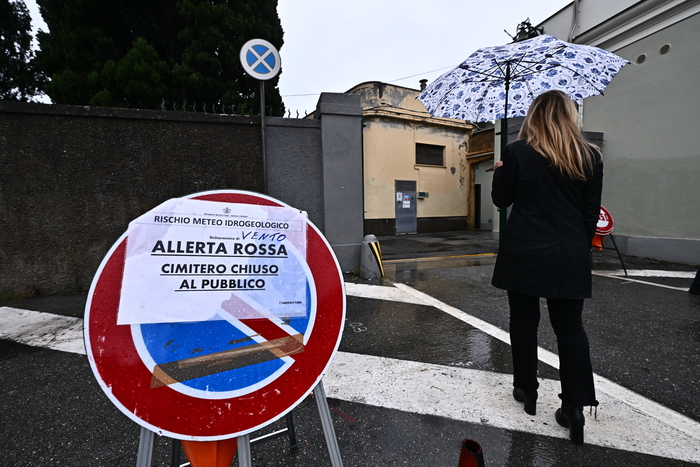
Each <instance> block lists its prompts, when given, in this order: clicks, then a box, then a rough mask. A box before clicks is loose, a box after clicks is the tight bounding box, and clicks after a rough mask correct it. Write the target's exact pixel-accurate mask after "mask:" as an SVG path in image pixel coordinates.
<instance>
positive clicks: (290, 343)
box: [85, 190, 345, 440]
mask: <svg viewBox="0 0 700 467" xmlns="http://www.w3.org/2000/svg"><path fill="white" fill-rule="evenodd" d="M344 317H345V293H344V286H343V280H342V274H341V272H340V268H339V266H338V263H337V260H336V258H335V256H334V254H333V252H332V250H331V248H330V246H329V245H328V243H327V242H326V240H325V239H324V238H323V236H322V235H321V234H320V232H319V231H318V230H317V229H316V227H315V226H314V225H313V224H311V223H310V222H309V221H308V220H307V219H306V218H305V217H304V216H302V215H300V213H299V212H298V211H297V210H295V209H293V208H291V207H289V206H287V205H285V204H284V203H281V202H280V201H277V200H275V199H273V198H270V197H267V196H264V195H260V194H257V193H251V192H244V191H234V190H221V191H213V192H206V193H198V194H195V195H191V196H188V197H185V198H180V199H174V200H169V201H167V202H165V203H163V204H162V205H160V206H158V207H157V208H155V209H153V210H151V211H149V212H148V213H146V214H144V215H143V216H141V217H139V218H138V219H136V220H134V221H133V222H132V223H131V225H130V227H129V230H128V231H127V232H126V233H125V234H124V235H122V237H121V238H120V239H119V240H118V241H117V242H116V243H115V245H114V246H113V247H112V249H111V250H110V252H109V253H108V254H107V256H106V257H105V259H104V260H103V262H102V264H101V266H100V268H99V269H98V272H97V274H96V275H95V278H94V280H93V284H92V287H91V290H90V293H89V296H88V300H87V305H86V313H85V343H86V350H87V354H88V358H89V361H90V364H91V367H92V369H93V372H94V374H95V376H96V378H97V380H98V383H99V384H100V386H101V387H102V389H103V390H104V391H105V393H106V394H107V396H108V397H109V398H110V400H111V401H112V402H113V403H114V404H115V405H116V406H117V407H118V408H119V409H120V410H121V411H122V412H123V413H125V414H126V415H127V416H128V417H129V418H131V419H132V420H134V421H135V422H137V423H138V424H139V425H141V426H143V427H145V428H148V429H149V430H151V431H154V432H156V433H158V434H161V435H166V436H169V437H172V438H177V439H185V440H217V439H226V438H231V437H235V436H239V435H243V434H246V433H249V432H251V431H254V430H256V429H259V428H261V427H262V426H265V425H267V424H269V423H271V422H272V421H274V420H276V419H278V418H279V417H281V416H283V415H284V414H286V413H287V412H289V411H290V410H291V409H293V408H294V407H295V406H296V405H297V404H299V403H300V402H301V401H302V400H303V399H304V398H305V397H306V396H307V395H308V394H309V393H310V392H311V391H312V390H313V388H314V387H315V386H316V385H317V384H318V382H319V381H320V380H321V378H322V376H323V374H324V373H325V372H326V371H327V369H328V367H329V366H330V363H331V360H332V357H333V356H334V354H335V352H336V350H337V348H338V345H339V343H340V335H341V330H342V325H343V320H344Z"/></svg>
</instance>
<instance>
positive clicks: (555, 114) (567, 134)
mask: <svg viewBox="0 0 700 467" xmlns="http://www.w3.org/2000/svg"><path fill="white" fill-rule="evenodd" d="M518 139H524V140H526V141H527V143H528V144H529V145H530V146H532V147H533V148H534V149H535V150H536V151H537V152H539V153H540V154H542V155H543V156H544V157H545V158H546V159H547V160H549V161H550V162H551V164H552V165H553V166H554V167H556V168H558V169H559V171H560V172H561V173H562V174H563V175H565V176H568V177H569V178H571V179H574V180H586V179H588V178H589V177H590V176H591V175H592V174H593V164H594V158H593V154H594V151H596V152H597V148H596V147H595V146H594V145H592V144H591V143H589V142H588V141H586V139H585V138H584V136H583V133H582V132H581V130H580V129H579V126H578V110H577V109H576V104H574V101H572V100H571V98H570V97H569V96H567V95H566V94H565V93H563V92H562V91H547V92H545V93H543V94H540V95H539V96H537V97H536V98H535V99H534V100H533V101H532V104H530V109H529V110H528V112H527V115H526V116H525V121H524V122H523V126H522V127H521V128H520V134H519V135H518Z"/></svg>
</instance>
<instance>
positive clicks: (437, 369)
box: [323, 352, 700, 462]
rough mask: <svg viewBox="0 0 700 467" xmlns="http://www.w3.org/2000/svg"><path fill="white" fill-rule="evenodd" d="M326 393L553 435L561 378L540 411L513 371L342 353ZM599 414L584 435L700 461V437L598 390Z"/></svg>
mask: <svg viewBox="0 0 700 467" xmlns="http://www.w3.org/2000/svg"><path fill="white" fill-rule="evenodd" d="M323 386H324V388H325V389H326V394H327V395H328V397H331V398H335V399H341V400H346V401H350V402H358V403H362V404H368V405H373V406H377V407H385V408H389V409H395V410H401V411H404V412H412V413H418V414H425V415H435V416H439V417H445V418H449V419H452V420H459V421H464V422H468V423H476V424H484V425H489V426H494V427H498V428H502V429H506V430H517V431H524V432H528V433H533V434H536V435H543V436H551V437H555V438H568V434H569V433H568V430H566V429H565V428H562V427H560V426H559V425H557V423H556V422H555V421H554V412H555V411H556V410H557V408H559V407H560V406H561V401H560V400H559V398H558V397H557V396H556V395H557V394H558V393H559V391H560V389H559V381H554V380H547V379H540V389H539V394H540V396H539V399H538V400H537V415H536V416H534V417H533V416H530V415H527V414H526V413H525V412H524V411H523V408H522V404H520V403H518V402H516V401H515V400H513V398H512V396H511V392H512V388H513V386H512V376H511V375H508V374H501V373H493V372H489V371H480V370H471V369H464V368H455V367H448V366H442V365H432V364H428V363H421V362H413V361H407V360H397V359H392V358H385V357H374V356H369V355H360V354H352V353H345V352H338V353H337V354H336V357H335V359H334V361H333V365H332V366H331V368H330V370H329V372H328V374H326V375H325V377H324V378H323ZM599 392H600V394H599V395H598V399H599V401H600V404H601V405H600V407H599V408H598V411H597V414H598V415H597V419H596V418H594V417H593V416H591V415H589V414H588V411H586V413H585V414H586V428H585V442H586V443H587V444H595V445H598V446H605V447H609V448H613V449H622V450H626V451H632V452H639V453H644V454H650V455H654V456H661V457H668V458H673V459H679V460H684V461H687V462H700V443H698V439H697V438H694V437H692V436H690V435H688V434H687V433H684V432H683V431H681V430H679V429H678V428H677V427H676V426H674V425H673V424H672V423H665V422H663V421H660V420H657V419H654V418H652V417H650V416H648V415H647V414H645V413H643V412H641V411H639V410H637V409H636V408H635V407H633V406H631V405H628V404H626V403H625V402H624V401H620V400H618V399H616V398H615V397H612V396H610V395H609V394H607V393H606V392H604V391H599Z"/></svg>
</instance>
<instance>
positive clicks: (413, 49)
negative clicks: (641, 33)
mask: <svg viewBox="0 0 700 467" xmlns="http://www.w3.org/2000/svg"><path fill="white" fill-rule="evenodd" d="M25 3H26V4H27V7H28V8H29V11H30V13H31V14H32V27H33V28H34V30H35V31H36V29H44V30H46V25H45V24H44V23H43V21H42V20H41V18H40V15H39V13H38V9H37V7H36V0H25ZM569 3H571V2H570V0H529V1H523V0H421V1H418V0H279V6H278V13H279V16H280V20H281V21H282V28H283V29H284V45H283V46H282V48H281V50H280V58H281V60H282V73H281V75H280V81H279V88H280V93H281V94H282V98H283V99H284V103H285V105H286V107H287V109H289V110H291V112H292V116H295V115H296V111H299V113H300V115H302V116H303V115H304V114H305V113H306V112H311V111H313V110H314V109H315V108H316V102H317V101H318V97H319V94H320V93H321V92H345V91H347V90H348V89H350V88H352V87H353V86H355V85H356V84H360V83H363V82H365V81H383V82H386V83H392V84H397V85H400V86H405V87H409V88H416V89H418V87H419V82H418V80H420V79H423V78H425V79H428V82H432V81H433V80H434V79H436V78H437V77H438V76H440V75H441V74H443V73H445V72H446V71H448V70H449V69H451V68H454V67H455V66H456V65H458V64H459V63H461V62H462V61H463V60H464V59H465V58H467V57H468V56H469V55H470V54H471V53H472V52H474V51H475V50H476V49H478V48H481V47H486V46H491V45H499V44H506V43H508V42H511V39H510V37H508V35H507V34H506V33H505V32H504V29H505V30H507V31H508V32H509V33H510V34H513V35H514V34H515V31H516V27H517V25H518V23H520V22H522V21H524V20H525V19H527V18H530V21H531V22H532V24H533V25H536V24H537V23H540V22H541V21H543V20H545V19H546V18H548V17H549V16H551V15H553V14H554V13H556V12H557V11H559V10H560V9H562V8H563V7H564V6H566V5H568V4H569ZM261 39H265V38H264V37H262V38H261Z"/></svg>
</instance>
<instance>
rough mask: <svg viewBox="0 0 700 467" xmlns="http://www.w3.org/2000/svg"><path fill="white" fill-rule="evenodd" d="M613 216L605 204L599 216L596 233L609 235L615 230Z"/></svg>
mask: <svg viewBox="0 0 700 467" xmlns="http://www.w3.org/2000/svg"><path fill="white" fill-rule="evenodd" d="M613 224H614V222H613V218H612V215H610V213H609V212H608V210H607V209H605V208H604V207H603V206H601V207H600V215H599V216H598V223H597V224H596V227H595V233H597V234H598V235H608V234H609V233H611V232H612V231H613Z"/></svg>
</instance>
